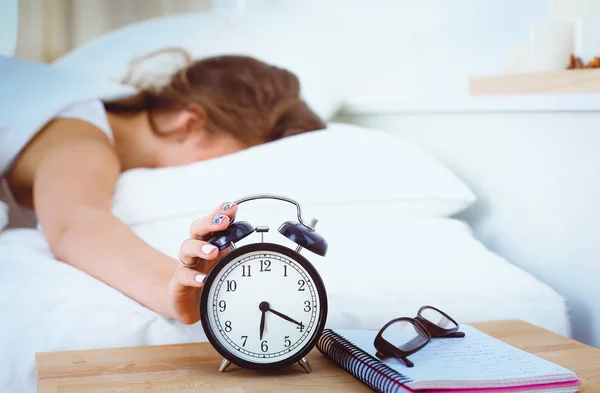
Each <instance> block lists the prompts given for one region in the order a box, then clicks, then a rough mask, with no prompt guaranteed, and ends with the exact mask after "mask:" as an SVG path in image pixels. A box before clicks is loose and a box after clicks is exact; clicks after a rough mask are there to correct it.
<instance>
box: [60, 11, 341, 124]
mask: <svg viewBox="0 0 600 393" xmlns="http://www.w3.org/2000/svg"><path fill="white" fill-rule="evenodd" d="M302 15H304V16H305V17H303V16H302ZM309 18H310V19H309ZM315 19H316V16H313V15H310V14H308V13H304V14H302V13H300V12H296V13H295V14H294V15H293V17H291V18H286V17H283V16H282V14H281V12H277V11H267V10H263V11H261V12H258V13H256V12H249V13H247V14H245V15H244V18H243V19H238V18H235V17H232V16H228V15H221V14H196V13H194V14H182V15H176V16H171V17H166V18H159V19H154V20H149V21H144V22H140V23H137V24H133V25H131V26H127V27H125V28H122V29H119V30H116V31H114V32H111V33H109V34H106V35H104V36H102V37H100V38H98V39H96V40H93V41H91V42H89V43H87V44H85V45H83V46H81V47H79V48H77V49H75V50H74V51H72V52H71V53H69V54H67V55H65V56H63V57H62V58H60V59H58V60H57V61H56V62H55V63H54V64H55V65H56V66H58V67H61V68H70V69H75V70H78V71H86V72H88V73H91V74H93V75H97V76H100V77H103V78H107V77H108V78H112V79H114V80H121V79H122V77H123V76H124V75H125V74H126V73H127V71H128V69H129V63H130V61H131V60H132V59H133V58H134V57H137V56H143V55H146V54H148V53H149V52H152V51H155V50H158V49H162V48H166V47H180V48H185V49H186V50H187V51H189V53H190V54H191V55H192V56H193V57H195V58H201V57H209V56H214V55H220V54H242V55H249V56H253V57H255V58H258V59H260V60H263V61H265V62H268V63H270V64H274V65H277V66H280V67H283V68H286V69H288V70H290V71H292V72H294V73H295V74H296V76H297V77H298V78H299V79H300V83H301V89H302V96H303V98H304V99H305V100H306V101H307V103H308V104H309V106H310V107H311V109H312V110H314V111H315V113H317V114H318V115H319V116H320V117H321V118H322V119H323V120H325V121H327V120H329V119H331V118H332V116H333V115H334V114H335V113H336V112H337V111H338V110H339V108H340V107H341V106H342V97H341V93H340V88H339V86H337V82H335V78H334V77H335V75H336V73H337V72H339V65H338V64H336V63H335V62H333V61H330V60H327V61H325V59H328V58H329V57H331V56H328V55H329V48H330V46H329V45H327V42H326V37H328V36H331V34H332V33H331V29H328V25H327V24H325V23H318V21H317V20H315ZM308 21H310V29H308V28H307V26H308V24H307V23H308ZM331 40H333V38H332V39H331ZM315 43H318V45H315ZM178 60H181V59H180V58H178V57H171V58H170V59H169V58H166V57H164V56H159V57H157V58H156V59H154V60H149V61H146V62H145V63H143V64H142V65H141V66H140V67H141V68H140V69H142V70H144V72H150V73H151V74H150V75H153V74H156V76H157V77H159V78H161V77H164V76H165V73H166V72H167V73H168V72H170V71H172V70H173V69H174V67H177V66H180V65H181V64H182V63H181V62H180V61H178ZM136 75H137V74H136Z"/></svg>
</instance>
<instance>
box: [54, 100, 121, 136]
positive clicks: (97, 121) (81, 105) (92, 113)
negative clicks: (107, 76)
mask: <svg viewBox="0 0 600 393" xmlns="http://www.w3.org/2000/svg"><path fill="white" fill-rule="evenodd" d="M55 119H79V120H83V121H85V122H87V123H90V124H92V125H93V126H95V127H96V128H98V129H99V130H100V131H102V132H103V133H104V134H106V136H107V137H108V138H109V139H110V141H111V142H114V137H113V133H112V130H111V128H110V123H109V120H108V116H107V114H106V110H105V109H104V104H103V103H102V101H100V100H97V99H94V100H88V101H82V102H78V103H75V104H73V105H71V106H69V107H67V108H65V109H64V110H62V111H61V112H59V113H58V114H57V115H56V116H55Z"/></svg>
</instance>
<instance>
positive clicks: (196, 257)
mask: <svg viewBox="0 0 600 393" xmlns="http://www.w3.org/2000/svg"><path fill="white" fill-rule="evenodd" d="M236 212H237V206H236V205H235V204H233V203H224V204H221V206H219V208H217V209H216V210H215V211H214V212H213V213H212V214H210V215H208V216H206V217H202V218H200V219H198V220H196V221H194V222H193V223H192V226H191V228H190V238H189V239H187V240H186V241H184V242H183V244H182V245H181V249H180V252H179V259H180V260H181V262H182V263H181V264H180V265H179V266H178V267H177V268H176V269H175V271H174V272H173V277H172V278H171V281H170V283H169V287H168V290H169V308H170V309H171V312H170V314H172V316H173V317H174V318H175V319H177V320H179V321H181V322H183V323H185V324H193V323H196V322H198V321H199V320H200V310H199V306H200V290H201V288H202V285H203V284H204V279H205V278H206V274H208V272H209V271H210V269H211V268H212V267H213V265H214V264H215V262H216V261H218V260H219V259H220V258H222V257H223V256H224V255H225V254H227V253H228V252H229V251H230V249H229V248H227V249H225V250H223V251H221V252H219V251H218V248H217V247H215V246H213V245H212V244H210V243H208V242H207V241H206V240H208V238H210V236H211V234H212V233H213V232H217V231H221V230H223V229H225V228H227V226H228V225H229V222H230V221H231V217H233V216H234V215H235V213H236ZM184 264H185V265H189V267H188V266H185V265H184Z"/></svg>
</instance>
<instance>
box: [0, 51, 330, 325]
mask: <svg viewBox="0 0 600 393" xmlns="http://www.w3.org/2000/svg"><path fill="white" fill-rule="evenodd" d="M138 91H139V93H138V94H137V95H135V96H131V97H127V98H125V99H121V100H118V101H112V102H101V101H100V100H93V101H89V102H80V103H77V104H76V105H73V106H72V107H69V108H67V109H65V110H64V111H63V112H62V113H59V114H58V115H56V117H55V118H54V119H53V120H52V121H50V122H49V123H47V124H46V125H45V126H44V127H43V128H42V129H40V130H39V132H37V134H36V136H35V137H34V138H33V139H32V140H31V141H30V142H29V143H28V144H27V146H26V147H25V148H24V149H16V148H15V149H14V150H17V151H13V152H12V157H10V158H12V160H11V162H12V165H11V166H10V167H9V168H8V170H7V171H4V173H0V180H2V181H3V182H5V183H6V185H7V186H8V189H9V191H10V194H11V195H12V197H13V198H14V200H15V201H16V202H17V203H18V204H19V205H20V206H21V207H23V208H25V209H27V208H28V209H32V211H33V212H34V214H35V218H36V220H37V222H38V223H39V224H40V226H41V227H42V228H43V233H44V236H45V237H46V239H47V241H48V243H49V245H50V248H51V250H52V252H53V253H54V255H55V256H56V258H57V259H59V260H61V261H64V262H65V263H68V264H70V265H72V266H74V267H76V268H78V269H81V270H83V271H85V272H87V273H88V274H90V275H91V276H93V277H96V278H97V279H99V280H102V281H103V282H105V283H107V284H108V285H110V286H112V287H114V288H116V289H117V290H119V291H121V292H122V293H123V294H125V295H127V296H129V297H130V298H132V299H134V300H136V301H137V302H139V303H140V304H142V305H144V306H146V307H148V308H149V309H152V310H154V311H156V312H157V313H159V314H162V315H163V316H165V317H168V318H173V319H176V320H178V321H181V322H182V323H185V324H192V323H195V322H197V321H199V319H200V315H199V311H198V303H199V292H200V288H201V287H202V283H203V280H204V278H205V273H207V272H208V269H210V267H211V266H212V263H214V262H215V261H216V260H218V259H219V258H220V257H222V255H223V254H224V253H226V252H227V251H228V250H224V251H222V252H221V253H219V251H218V249H217V248H216V247H214V246H212V245H210V244H208V243H207V242H206V239H207V238H208V237H209V235H210V233H212V232H215V231H219V230H222V229H225V228H226V227H227V225H228V224H229V222H230V218H231V217H232V216H233V215H234V214H235V213H236V211H237V206H235V205H234V204H232V203H229V202H227V201H224V202H223V203H222V204H221V205H219V206H217V207H216V208H215V210H214V211H213V213H212V214H210V215H209V216H207V217H203V218H200V219H198V220H197V221H195V222H193V223H192V224H191V228H190V235H189V239H187V240H185V241H184V242H183V243H182V245H181V249H180V254H179V258H180V260H179V261H177V260H174V259H172V258H170V257H168V256H166V255H164V254H162V253H160V252H158V251H157V250H155V249H154V248H152V247H151V246H149V245H148V244H146V243H145V242H144V241H143V240H141V239H140V238H139V237H138V236H137V235H136V234H134V232H133V231H132V230H131V229H130V228H128V227H127V226H126V225H125V224H123V223H122V222H121V221H119V220H118V219H117V218H115V217H114V216H113V215H112V214H111V200H112V198H113V192H114V188H115V184H116V182H117V180H118V178H119V175H120V174H121V173H122V172H123V171H126V170H128V169H133V168H142V167H143V168H157V167H166V166H177V165H185V164H189V163H193V162H196V161H200V160H207V159H211V158H215V157H219V156H223V155H226V154H232V153H235V152H237V151H240V150H243V149H246V148H248V147H251V146H254V145H258V144H262V143H267V142H270V141H274V140H277V139H280V138H284V137H287V136H290V135H294V134H299V133H303V132H307V131H312V130H318V129H323V128H325V125H324V123H323V122H322V121H321V120H320V119H319V118H318V117H317V116H316V115H315V114H314V113H313V112H312V111H311V110H310V109H309V107H308V106H307V104H306V103H305V102H304V101H303V100H302V99H301V98H300V86H299V82H298V79H297V78H296V77H295V75H293V74H292V73H290V72H288V71H286V70H284V69H281V68H277V67H274V66H271V65H268V64H265V63H263V62H260V61H258V60H256V59H253V58H250V57H243V56H219V57H212V58H206V59H202V60H198V61H195V62H190V64H189V65H188V66H186V67H184V68H182V69H180V70H178V71H177V72H175V73H174V74H173V75H172V77H171V78H170V81H169V82H168V83H166V85H164V86H162V87H161V88H159V89H139V90H138ZM2 178H4V179H2ZM198 180H199V181H202V179H198ZM204 187H207V188H210V187H219V184H210V183H207V184H204ZM198 261H200V263H197V262H198ZM186 265H193V266H194V267H191V268H190V267H186Z"/></svg>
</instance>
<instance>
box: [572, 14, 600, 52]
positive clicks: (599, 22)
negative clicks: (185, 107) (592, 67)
mask: <svg viewBox="0 0 600 393" xmlns="http://www.w3.org/2000/svg"><path fill="white" fill-rule="evenodd" d="M575 56H577V57H580V58H581V60H582V61H583V63H584V64H587V63H588V62H589V61H590V60H592V59H594V57H600V13H597V14H591V15H588V16H584V17H581V18H579V19H577V21H576V22H575Z"/></svg>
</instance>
